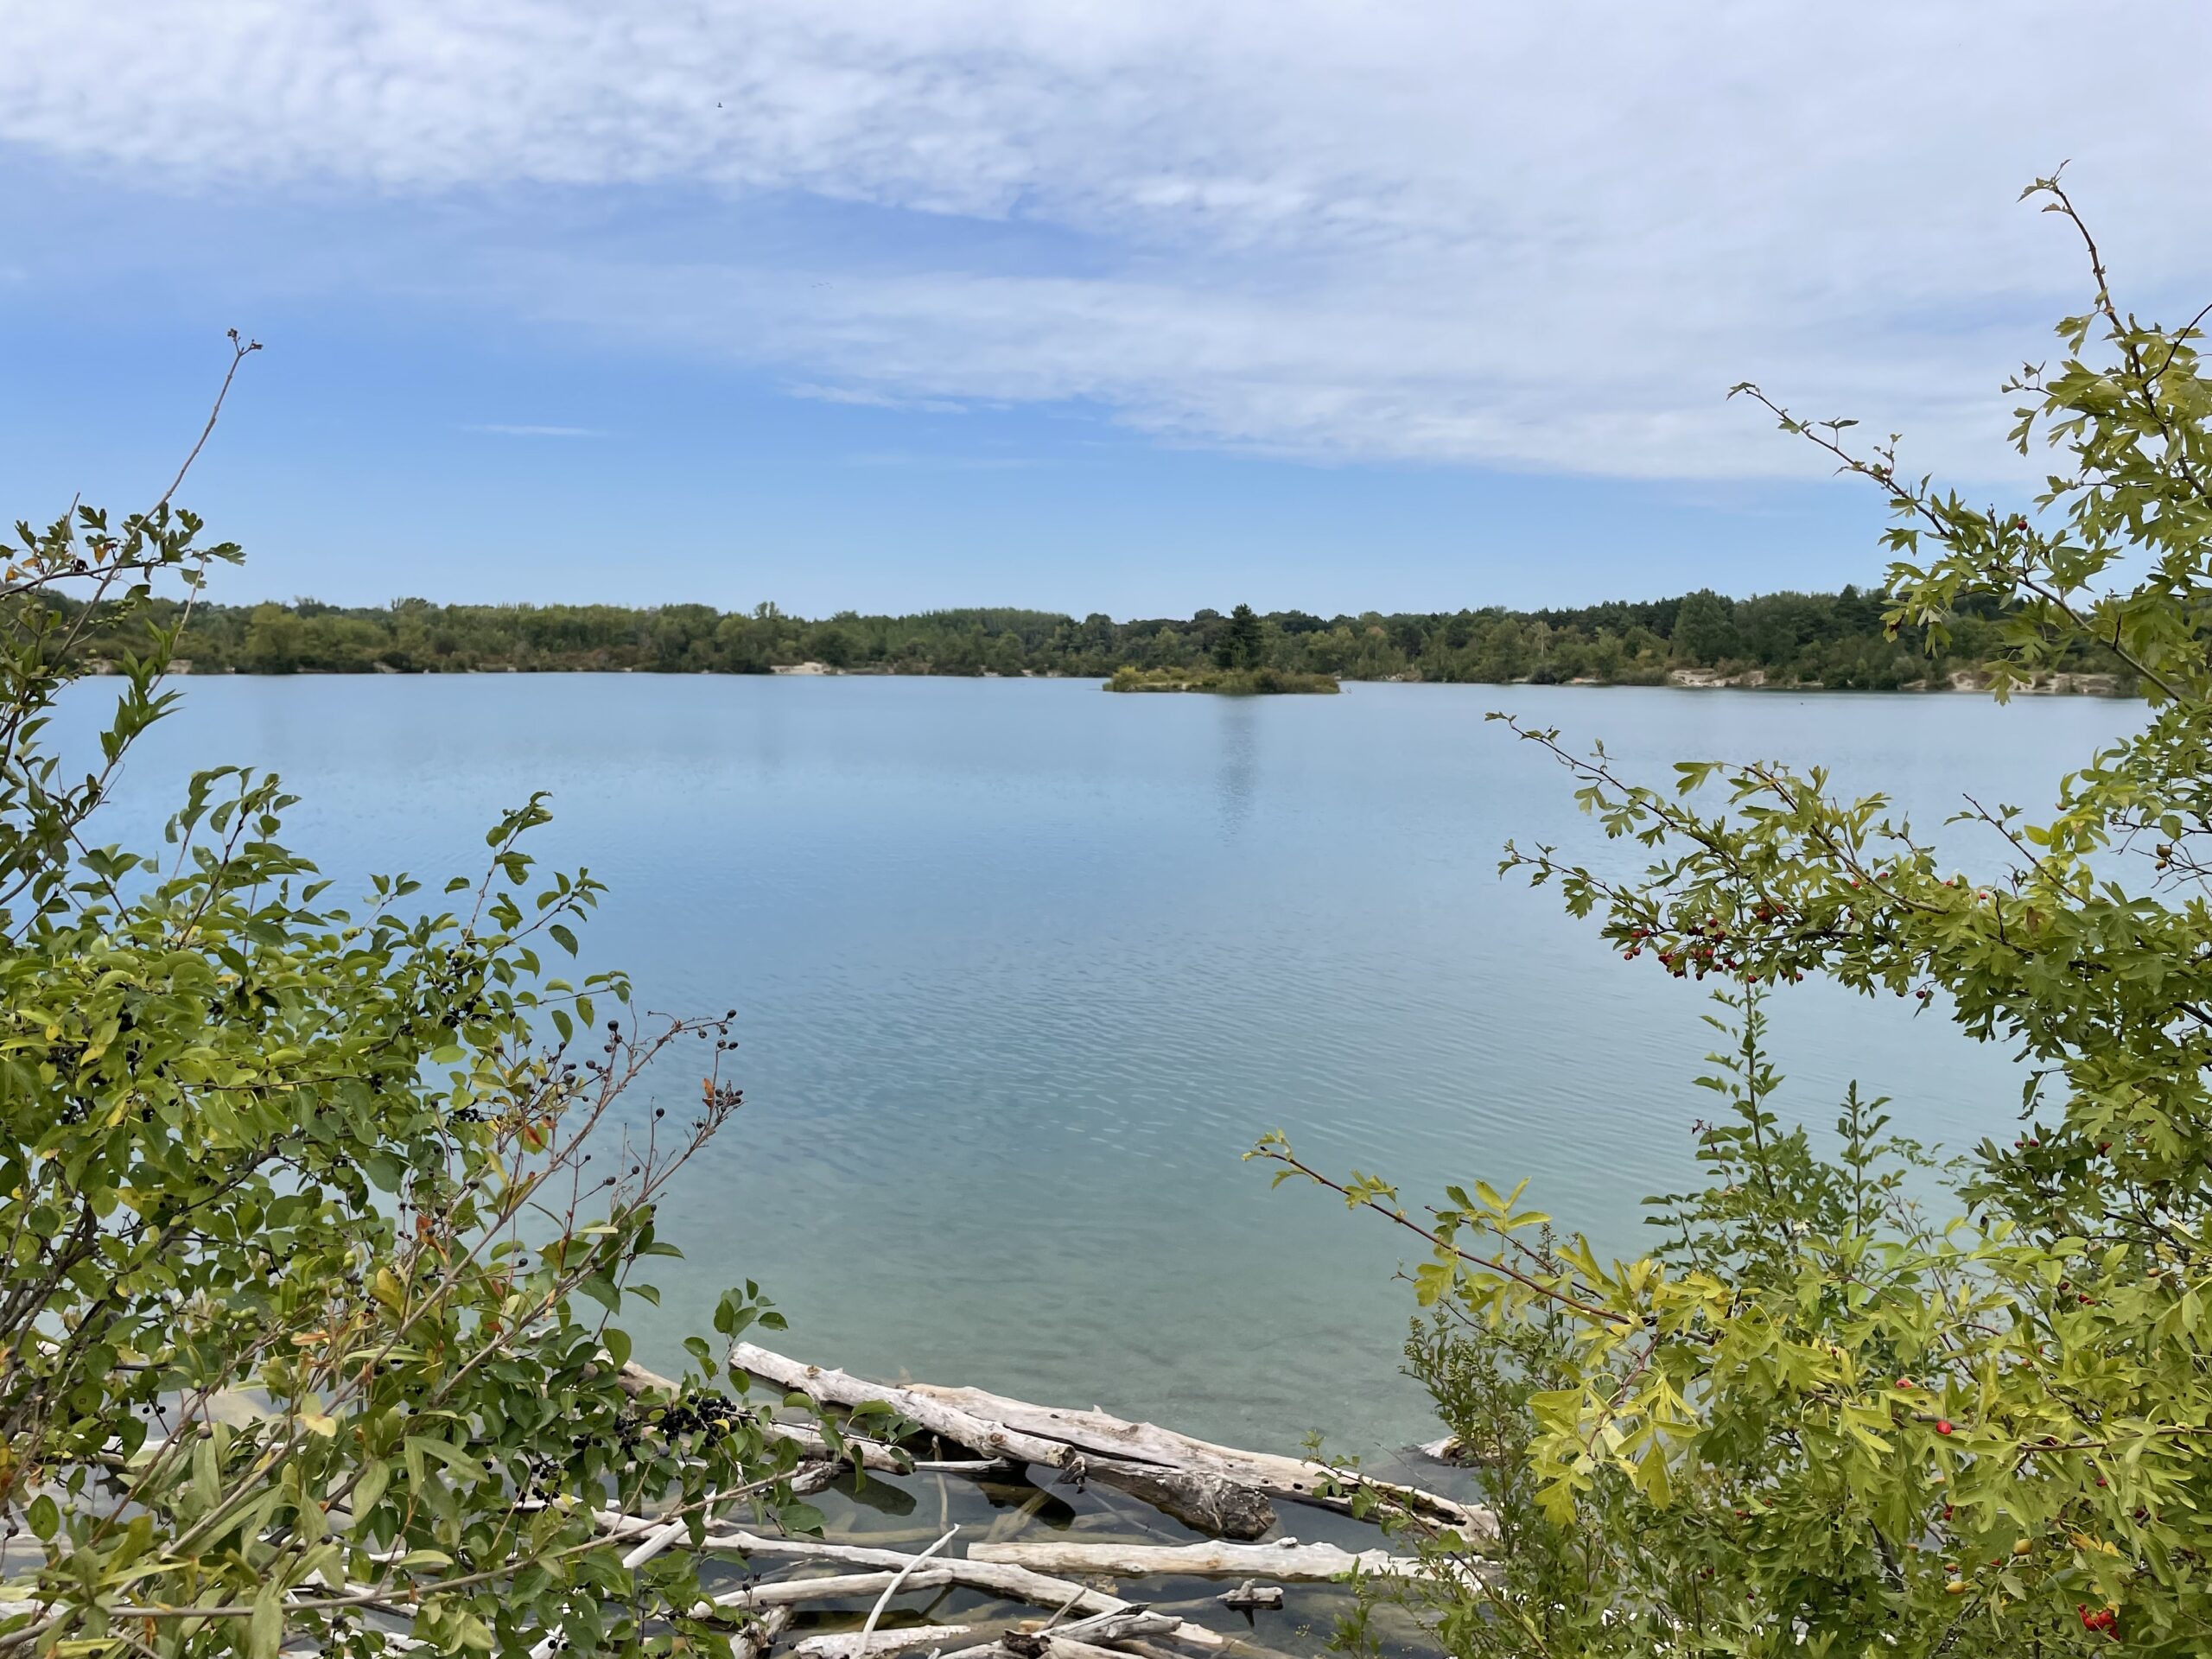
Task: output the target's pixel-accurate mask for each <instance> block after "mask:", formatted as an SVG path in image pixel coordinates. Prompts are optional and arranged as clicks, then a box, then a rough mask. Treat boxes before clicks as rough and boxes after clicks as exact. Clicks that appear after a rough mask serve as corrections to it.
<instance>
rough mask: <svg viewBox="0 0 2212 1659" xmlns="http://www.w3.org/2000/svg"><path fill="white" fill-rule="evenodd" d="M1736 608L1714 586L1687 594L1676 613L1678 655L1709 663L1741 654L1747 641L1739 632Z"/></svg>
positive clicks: (1688, 659) (1676, 650) (1676, 653)
mask: <svg viewBox="0 0 2212 1659" xmlns="http://www.w3.org/2000/svg"><path fill="white" fill-rule="evenodd" d="M1734 610H1735V607H1733V606H1732V605H1731V604H1730V603H1729V601H1726V599H1723V598H1722V597H1721V596H1720V595H1719V594H1716V593H1714V592H1713V589H1711V588H1700V589H1698V591H1697V592H1695V593H1694V594H1688V596H1686V597H1685V598H1684V599H1683V601H1682V605H1681V610H1679V611H1677V612H1676V613H1675V655H1676V656H1677V657H1680V658H1683V659H1684V660H1685V661H1688V662H1692V663H1698V664H1713V663H1718V662H1721V661H1723V660H1724V659H1726V658H1730V657H1735V656H1738V655H1740V654H1741V653H1742V651H1743V644H1742V641H1741V640H1740V639H1738V637H1737V634H1736V619H1735V616H1734Z"/></svg>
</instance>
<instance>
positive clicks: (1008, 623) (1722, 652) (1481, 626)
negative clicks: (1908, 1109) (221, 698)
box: [40, 586, 2138, 693]
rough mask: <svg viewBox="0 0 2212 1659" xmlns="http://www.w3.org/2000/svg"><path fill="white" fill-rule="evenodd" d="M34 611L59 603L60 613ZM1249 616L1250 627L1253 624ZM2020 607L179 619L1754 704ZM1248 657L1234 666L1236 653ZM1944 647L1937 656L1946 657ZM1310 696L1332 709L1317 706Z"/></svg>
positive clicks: (303, 667)
mask: <svg viewBox="0 0 2212 1659" xmlns="http://www.w3.org/2000/svg"><path fill="white" fill-rule="evenodd" d="M40 602H41V603H48V604H63V605H65V606H66V601H60V600H58V599H57V598H55V597H54V596H51V595H41V599H40ZM1240 608H1243V607H1240ZM2017 608H2018V607H2017V606H2016V605H2015V604H2014V603H2013V601H2007V600H1999V599H1991V598H1986V597H1983V596H1974V597H1970V598H1964V599H1962V600H1961V606H1960V610H1959V613H1958V614H1957V616H1955V618H1954V619H1952V620H1951V621H1950V623H1949V624H1948V628H1947V630H1946V632H1943V633H1942V635H1941V636H1940V638H1934V637H1931V635H1930V633H1929V631H1928V630H1927V629H1926V628H1925V627H1924V626H1922V625H1921V624H1919V623H1917V622H1915V621H1912V620H1903V621H1896V622H1894V623H1893V622H1892V621H1891V616H1892V614H1893V613H1894V611H1895V609H1896V607H1895V605H1894V603H1893V601H1892V600H1891V598H1890V597H1889V596H1886V595H1885V594H1884V593H1882V592H1881V591H1878V590H1872V589H1861V588H1856V587H1849V586H1847V587H1845V588H1841V589H1840V590H1839V591H1837V592H1835V593H1832V594H1800V593H1773V594H1761V595H1758V596H1756V597H1751V598H1746V599H1730V598H1727V597H1726V596H1724V595H1722V594H1717V593H1713V592H1712V591H1711V590H1709V589H1700V590H1699V591H1698V592H1695V593H1692V594H1681V595H1679V596H1677V597H1675V598H1672V599H1659V600H1650V601H1637V602H1627V601H1617V602H1612V603H1608V604H1602V605H1591V606H1583V607H1570V608H1561V609H1546V610H1538V611H1512V610H1507V609H1503V608H1501V607H1483V608H1478V609H1470V610H1459V611H1452V612H1434V613H1401V614H1393V615H1385V614H1382V613H1376V612H1371V611H1370V612H1363V613H1360V614H1359V615H1357V616H1351V615H1338V616H1329V617H1323V616H1316V615H1312V614H1309V613H1306V612H1304V611H1277V612H1273V613H1268V614H1266V615H1254V616H1252V618H1251V625H1252V628H1253V632H1252V633H1251V634H1250V635H1249V638H1243V637H1236V636H1233V635H1232V628H1233V627H1234V626H1235V614H1236V613H1235V612H1234V611H1231V612H1230V613H1228V614H1225V615H1224V614H1223V613H1218V612H1215V611H1211V610H1202V611H1199V612H1198V613H1196V614H1195V615H1192V616H1189V617H1180V618H1164V617H1162V618H1150V619H1143V620H1128V621H1116V620H1114V619H1113V618H1111V617H1109V616H1106V615H1104V614H1103V613H1092V614H1090V615H1088V616H1085V617H1082V618H1080V619H1078V618H1076V617H1072V616H1067V615H1064V614H1061V613H1057V612H1051V611H1028V610H1012V609H973V610H943V611H928V612H923V613H918V614H915V615H910V616H864V615H861V614H859V613H855V612H850V611H845V612H840V613H837V614H836V615H835V616H831V617H828V618H823V619H821V620H811V621H810V620H806V619H804V618H802V617H798V616H793V615H791V614H789V613H785V612H784V611H782V610H780V609H779V608H778V607H776V606H774V605H772V604H762V605H758V606H755V607H753V608H752V609H751V610H749V611H732V612H723V611H717V610H715V608H714V607H711V606H706V605H661V606H654V607H639V608H628V607H621V606H614V605H530V604H516V605H442V604H435V603H433V602H432V601H429V600H426V599H402V600H396V601H392V602H391V604H389V605H380V606H373V607H341V606H334V605H326V604H322V603H320V602H318V601H315V600H311V599H302V600H296V601H293V602H292V603H290V604H289V605H281V604H277V603H274V602H268V603H263V604H258V605H223V604H219V603H214V602H204V603H202V604H200V605H199V606H198V607H195V608H194V609H193V610H192V612H191V613H190V614H189V615H187V614H186V613H184V611H183V610H182V608H181V607H175V606H172V605H171V604H170V603H169V602H168V601H161V600H156V601H151V603H150V607H149V614H150V615H151V616H153V617H154V618H155V620H158V621H162V622H163V623H164V624H169V623H177V622H181V623H182V624H183V626H182V631H181V633H180V635H179V638H178V642H177V654H178V658H179V659H180V662H181V664H183V665H184V666H185V667H186V668H187V669H188V671H192V672H195V673H202V674H205V673H226V672H237V673H242V674H294V673H333V674H365V673H402V674H416V673H453V672H472V671H474V672H499V671H519V672H525V673H528V672H544V671H596V672H609V671H636V672H639V673H670V674H688V673H713V674H766V673H770V672H773V671H778V670H788V669H791V668H795V667H798V666H799V665H801V664H818V665H819V669H820V670H822V671H831V672H836V673H850V674H950V675H999V676H1002V677H1009V678H1011V677H1018V676H1022V675H1038V676H1071V677H1082V678H1098V679H1103V678H1106V677H1109V676H1112V675H1115V674H1117V673H1119V672H1120V671H1122V670H1123V669H1129V670H1133V671H1136V672H1138V673H1140V674H1143V675H1147V676H1151V675H1158V676H1159V677H1160V680H1161V682H1162V683H1172V682H1173V680H1174V679H1175V677H1179V676H1180V677H1195V676H1201V675H1205V674H1207V673H1210V672H1212V671H1218V670H1222V669H1226V668H1230V667H1235V668H1238V669H1243V670H1250V671H1257V670H1262V669H1265V670H1270V671H1274V672H1275V673H1277V674H1283V675H1302V676H1314V677H1327V678H1329V679H1332V680H1338V679H1341V680H1419V681H1430V682H1457V683H1486V684H1508V683H1524V682H1525V683H1535V684H1539V685H1549V684H1597V685H1664V684H1668V683H1677V684H1699V685H1717V684H1732V685H1749V686H1761V685H1764V686H1777V687H1787V686H1795V687H1805V688H1812V687H1827V688H1830V689H1834V690H1880V691H1890V690H1900V689H1904V688H1924V689H1932V690H1951V689H1954V688H1955V687H1956V688H1961V689H1963V688H1967V687H1971V686H1978V685H1980V683H1982V681H1981V676H1980V671H1981V667H1982V664H1983V663H1984V662H1985V661H1986V660H1987V659H1988V658H1990V657H1991V656H1993V655H1994V654H1996V653H1997V652H1998V651H1999V649H2000V647H2001V645H2002V642H2003V640H2004V639H2005V629H2006V626H2007V624H2008V620H2010V617H2011V615H2012V613H2013V612H2014V611H2015V610H2016V609H2017ZM1224 645H1230V646H1231V647H1233V649H1234V655H1233V659H1231V660H1224V656H1223V651H1224ZM1931 645H1932V646H1933V647H1934V648H1933V649H1932V650H1931ZM73 648H74V649H75V650H77V651H78V652H79V654H80V657H81V658H82V659H84V660H86V661H87V662H91V663H92V664H98V663H99V662H101V661H112V660H116V659H118V658H119V656H120V655H121V653H122V652H123V650H124V643H123V636H122V635H120V634H118V632H117V629H116V625H115V624H114V622H113V621H112V620H110V619H106V618H96V619H94V621H93V624H92V626H90V627H89V628H87V629H86V631H85V632H84V633H83V634H82V636H81V637H80V638H79V639H78V640H77V642H76V644H75V645H74V647H73ZM2038 674H2039V676H2040V680H2041V686H2042V689H2045V690H2088V691H2103V692H2120V693H2133V691H2134V690H2136V689H2137V686H2138V679H2137V677H2136V675H2135V673H2134V671H2133V669H2131V668H2130V667H2129V665H2128V664H2126V663H2125V662H2124V661H2121V660H2120V658H2117V657H2115V656H2114V655H2113V652H2111V650H2110V649H2109V647H2108V646H2107V645H2106V644H2105V643H2104V642H2102V641H2099V640H2079V641H2075V642H2071V643H2069V644H2068V645H2066V646H2065V647H2064V648H2063V650H2061V651H2060V652H2058V654H2057V655H2056V656H2055V657H2054V658H2052V660H2051V661H2050V662H2048V663H2045V664H2040V665H2039V668H2038ZM1309 689H1319V688H1318V687H1316V688H1309Z"/></svg>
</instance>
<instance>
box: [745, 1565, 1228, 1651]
mask: <svg viewBox="0 0 2212 1659" xmlns="http://www.w3.org/2000/svg"><path fill="white" fill-rule="evenodd" d="M793 1542H796V1540H793ZM713 1543H715V1540H713V1539H709V1544H713ZM830 1550H835V1551H836V1555H832V1554H827V1553H826V1552H827V1551H830ZM823 1551H824V1552H825V1553H824V1554H823V1556H822V1559H824V1560H836V1559H837V1558H838V1556H845V1557H848V1558H849V1557H851V1556H853V1555H858V1554H868V1555H875V1556H888V1557H890V1558H891V1559H892V1560H895V1561H897V1562H899V1564H900V1567H901V1569H902V1570H905V1571H906V1578H905V1580H904V1581H903V1582H902V1583H901V1584H900V1587H901V1588H902V1589H906V1590H941V1589H943V1588H944V1586H947V1585H959V1586H962V1587H963V1588H966V1589H970V1590H988V1591H989V1592H991V1593H992V1594H994V1595H996V1596H1001V1597H1003V1598H1005V1599H1007V1600H1008V1601H1026V1602H1027V1603H1029V1604H1030V1605H1032V1606H1035V1607H1051V1608H1053V1609H1056V1610H1057V1609H1060V1608H1072V1609H1074V1610H1076V1611H1080V1612H1084V1613H1093V1614H1096V1613H1133V1612H1141V1611H1143V1610H1142V1609H1141V1608H1139V1607H1136V1606H1135V1605H1132V1604H1131V1603H1129V1602H1126V1601H1124V1600H1122V1599H1121V1598H1120V1597H1119V1596H1115V1595H1109V1594H1108V1593H1107V1592H1105V1591H1103V1590H1093V1589H1090V1587H1088V1586H1084V1585H1080V1584H1071V1583H1069V1582H1068V1581H1067V1580H1065V1579H1054V1578H1047V1577H1046V1575H1045V1574H1043V1573H1033V1572H1031V1571H1030V1570H1029V1569H1028V1568H1027V1567H1016V1566H1008V1565H1006V1564H1003V1563H1000V1562H993V1561H978V1560H945V1559H944V1558H942V1557H940V1558H938V1560H933V1561H931V1562H930V1563H929V1565H927V1566H926V1567H913V1566H912V1565H911V1564H912V1562H913V1561H915V1560H917V1559H918V1558H917V1557H915V1556H912V1555H906V1554H900V1553H899V1552H898V1551H895V1550H869V1551H865V1552H862V1551H861V1550H859V1549H857V1548H853V1547H849V1546H845V1545H829V1546H823ZM763 1553H782V1554H799V1553H801V1552H798V1551H795V1550H784V1551H781V1552H763ZM894 1582H899V1578H898V1573H886V1572H878V1573H839V1574H836V1575H835V1576H834V1577H830V1578H822V1579H779V1580H775V1581H774V1582H772V1583H769V1584H756V1585H747V1586H744V1587H742V1588H740V1589H736V1590H729V1591H725V1592H723V1593H722V1594H721V1595H719V1596H716V1597H715V1599H714V1600H713V1602H712V1603H711V1604H710V1605H712V1606H714V1607H716V1608H721V1609H732V1608H735V1609H743V1610H747V1611H750V1610H754V1609H760V1608H768V1607H788V1606H792V1605H798V1604H802V1603H805V1602H810V1601H833V1600H834V1601H842V1600H846V1599H853V1598H858V1597H861V1596H877V1595H880V1594H882V1593H883V1592H884V1591H885V1590H886V1589H887V1587H889V1586H891V1585H892V1584H893V1583H894ZM1068 1628H1069V1629H1071V1630H1072V1629H1075V1628H1077V1627H1076V1626H1074V1625H1071V1626H1069V1627H1068ZM1162 1634H1164V1635H1167V1636H1171V1637H1174V1639H1175V1640H1177V1641H1179V1642H1183V1643H1188V1644H1190V1645H1192V1646H1193V1647H1203V1648H1220V1647H1225V1646H1227V1645H1228V1638H1227V1637H1222V1636H1217V1635H1216V1634H1215V1633H1214V1632H1213V1631H1211V1630H1207V1629H1205V1627H1204V1626H1203V1625H1199V1624H1192V1623H1191V1621H1190V1620H1188V1619H1177V1620H1176V1621H1175V1622H1174V1624H1173V1627H1172V1628H1171V1629H1168V1630H1165V1631H1163V1632H1162Z"/></svg>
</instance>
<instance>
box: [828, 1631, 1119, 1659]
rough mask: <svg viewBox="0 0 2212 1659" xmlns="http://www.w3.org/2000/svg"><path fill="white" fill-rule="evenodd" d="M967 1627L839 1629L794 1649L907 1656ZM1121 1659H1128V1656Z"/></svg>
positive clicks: (851, 1658)
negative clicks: (915, 1649)
mask: <svg viewBox="0 0 2212 1659" xmlns="http://www.w3.org/2000/svg"><path fill="white" fill-rule="evenodd" d="M971 1628H972V1627H971V1626H969V1625H966V1624H910V1625H908V1626H907V1627H906V1629H905V1630H840V1631H837V1632H836V1634H834V1635H829V1636H810V1637H807V1638H806V1639H805V1640H804V1641H803V1642H800V1643H798V1644H797V1645H795V1646H794V1647H793V1648H792V1649H791V1652H792V1653H793V1655H795V1656H796V1659H876V1656H878V1655H880V1654H887V1653H904V1652H906V1650H907V1649H910V1648H941V1647H943V1646H944V1644H945V1643H947V1642H949V1641H950V1640H952V1639H953V1638H954V1637H961V1636H966V1635H968V1634H969V1631H970V1630H971ZM1121 1659H1128V1656H1127V1655H1123V1656H1121Z"/></svg>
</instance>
